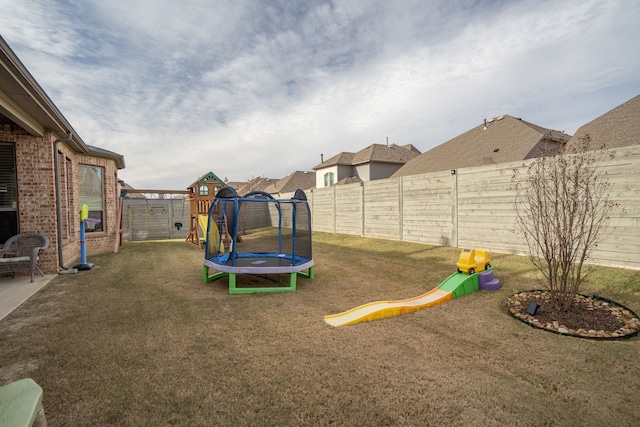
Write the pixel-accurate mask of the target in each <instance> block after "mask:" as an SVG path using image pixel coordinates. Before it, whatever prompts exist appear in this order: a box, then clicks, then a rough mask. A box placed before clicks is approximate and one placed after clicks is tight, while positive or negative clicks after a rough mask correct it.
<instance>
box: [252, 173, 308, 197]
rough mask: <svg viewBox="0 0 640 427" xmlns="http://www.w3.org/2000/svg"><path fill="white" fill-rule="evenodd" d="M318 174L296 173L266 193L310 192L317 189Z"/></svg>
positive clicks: (271, 187) (277, 182)
mask: <svg viewBox="0 0 640 427" xmlns="http://www.w3.org/2000/svg"><path fill="white" fill-rule="evenodd" d="M315 186H316V174H315V172H302V171H295V172H293V173H292V174H289V175H288V176H285V177H284V178H282V179H279V180H278V181H276V182H275V183H273V184H271V185H269V186H268V187H267V188H266V189H265V190H264V191H266V192H267V193H271V194H276V193H293V192H294V191H296V190H298V189H300V190H308V189H310V188H315Z"/></svg>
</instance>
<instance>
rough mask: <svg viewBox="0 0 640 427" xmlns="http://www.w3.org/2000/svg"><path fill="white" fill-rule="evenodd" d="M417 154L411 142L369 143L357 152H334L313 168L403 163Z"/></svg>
mask: <svg viewBox="0 0 640 427" xmlns="http://www.w3.org/2000/svg"><path fill="white" fill-rule="evenodd" d="M418 155H420V151H419V150H418V149H417V148H416V147H414V146H413V145H411V144H407V145H396V144H391V145H383V144H371V145H369V146H368V147H366V148H363V149H362V150H360V151H358V152H357V153H349V152H346V151H343V152H342V153H339V154H336V155H335V156H333V157H331V158H330V159H329V160H327V161H324V162H322V163H320V164H319V165H317V166H315V167H314V168H313V170H318V169H323V168H326V167H329V166H336V165H347V166H353V165H360V164H363V163H371V162H377V163H399V164H404V163H406V162H408V161H409V160H411V159H413V158H414V157H416V156H418Z"/></svg>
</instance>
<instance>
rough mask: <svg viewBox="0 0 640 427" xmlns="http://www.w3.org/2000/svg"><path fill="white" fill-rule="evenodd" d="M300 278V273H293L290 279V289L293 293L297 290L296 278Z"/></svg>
mask: <svg viewBox="0 0 640 427" xmlns="http://www.w3.org/2000/svg"><path fill="white" fill-rule="evenodd" d="M297 277H298V273H291V275H290V277H289V288H291V290H292V291H295V290H296V278H297Z"/></svg>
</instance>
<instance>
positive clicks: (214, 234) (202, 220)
mask: <svg viewBox="0 0 640 427" xmlns="http://www.w3.org/2000/svg"><path fill="white" fill-rule="evenodd" d="M208 222H209V216H208V215H198V224H200V230H202V235H203V236H206V235H207V223H208ZM219 243H220V232H219V231H218V227H216V226H215V224H214V225H213V227H211V230H209V244H210V245H213V246H209V247H210V248H212V249H215V250H210V251H209V252H210V253H213V252H220V253H221V254H223V253H224V245H220V248H219V250H218V244H219Z"/></svg>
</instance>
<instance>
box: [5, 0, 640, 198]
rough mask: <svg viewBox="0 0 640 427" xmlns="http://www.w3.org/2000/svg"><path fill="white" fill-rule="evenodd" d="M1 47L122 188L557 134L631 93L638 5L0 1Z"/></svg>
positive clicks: (638, 61) (428, 0) (639, 81)
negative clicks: (529, 133)
mask: <svg viewBox="0 0 640 427" xmlns="http://www.w3.org/2000/svg"><path fill="white" fill-rule="evenodd" d="M0 10H2V13H1V14H0V34H1V35H2V37H3V38H4V39H5V41H6V42H7V43H8V44H9V46H10V47H11V48H12V49H13V51H14V52H15V53H16V54H17V56H18V57H19V58H20V60H21V61H22V62H23V63H24V65H25V66H26V67H27V69H28V70H29V72H30V73H31V74H32V75H33V77H34V78H35V79H36V81H37V82H38V83H39V84H40V86H41V87H42V88H43V89H44V91H45V92H46V93H47V95H48V96H49V97H50V98H51V100H52V101H53V102H54V104H55V105H56V107H57V108H58V109H59V110H60V111H61V112H62V114H63V115H64V116H65V118H66V119H67V120H68V121H69V123H70V124H71V125H72V126H73V128H74V130H75V131H76V133H77V134H78V135H79V136H80V137H81V138H82V139H83V141H84V142H85V143H86V144H89V145H94V146H97V147H100V148H103V149H107V150H111V151H114V152H116V153H119V154H121V155H123V156H124V159H125V163H126V168H125V169H124V170H121V171H120V172H119V177H120V178H121V179H123V180H124V181H125V182H126V183H127V184H129V185H131V186H133V187H134V188H140V189H142V188H144V189H158V190H159V189H170V190H184V189H186V188H187V187H188V186H189V185H190V184H191V183H193V182H194V181H196V180H197V178H198V177H199V176H201V175H203V174H205V173H208V172H213V173H215V174H216V175H217V176H218V177H220V178H221V179H223V180H229V181H247V180H250V179H252V178H254V177H266V178H274V179H280V178H283V177H286V176H287V175H289V174H290V173H292V172H295V171H311V170H313V168H314V167H315V166H317V165H318V164H319V163H320V160H321V155H324V159H325V160H326V159H328V158H330V157H332V156H334V155H336V154H338V153H340V152H342V151H349V152H357V151H359V150H361V149H363V148H365V147H367V146H369V145H370V144H374V143H375V144H386V143H387V142H388V143H389V144H392V143H393V144H398V145H405V144H413V145H414V146H415V147H416V148H418V149H419V150H420V151H421V152H425V151H427V150H429V149H431V148H433V147H435V146H437V145H440V144H442V143H444V142H446V141H448V140H449V139H452V138H454V137H456V136H458V135H460V134H462V133H464V132H466V131H468V130H469V129H471V128H473V127H475V126H478V125H479V124H481V123H482V122H483V121H484V119H490V118H493V117H497V116H500V115H504V114H508V115H512V116H516V117H521V118H522V119H523V120H526V121H528V122H531V123H534V124H536V125H539V126H542V127H546V128H550V129H555V130H561V131H565V132H567V133H569V134H573V133H574V132H575V131H576V130H577V129H578V128H579V127H580V126H581V125H583V124H586V123H587V122H589V121H591V120H593V119H595V118H596V117H598V116H600V115H602V114H604V113H606V112H607V111H609V110H611V109H612V108H615V107H616V106H618V105H620V104H622V103H623V102H625V101H627V100H629V99H631V98H633V97H634V96H636V95H638V94H640V25H638V23H639V22H640V2H638V1H624V0H609V1H590V0H576V1H571V0H565V1H559V0H550V1H548V0H532V1H529V0H522V1H520V0H505V1H471V0H461V1H455V0H453V1H451V0H443V1H438V0H393V1H389V0H379V1H375V0H371V1H362V0H344V1H325V0H300V1H298V0H179V1H178V0H21V1H16V0H0Z"/></svg>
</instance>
